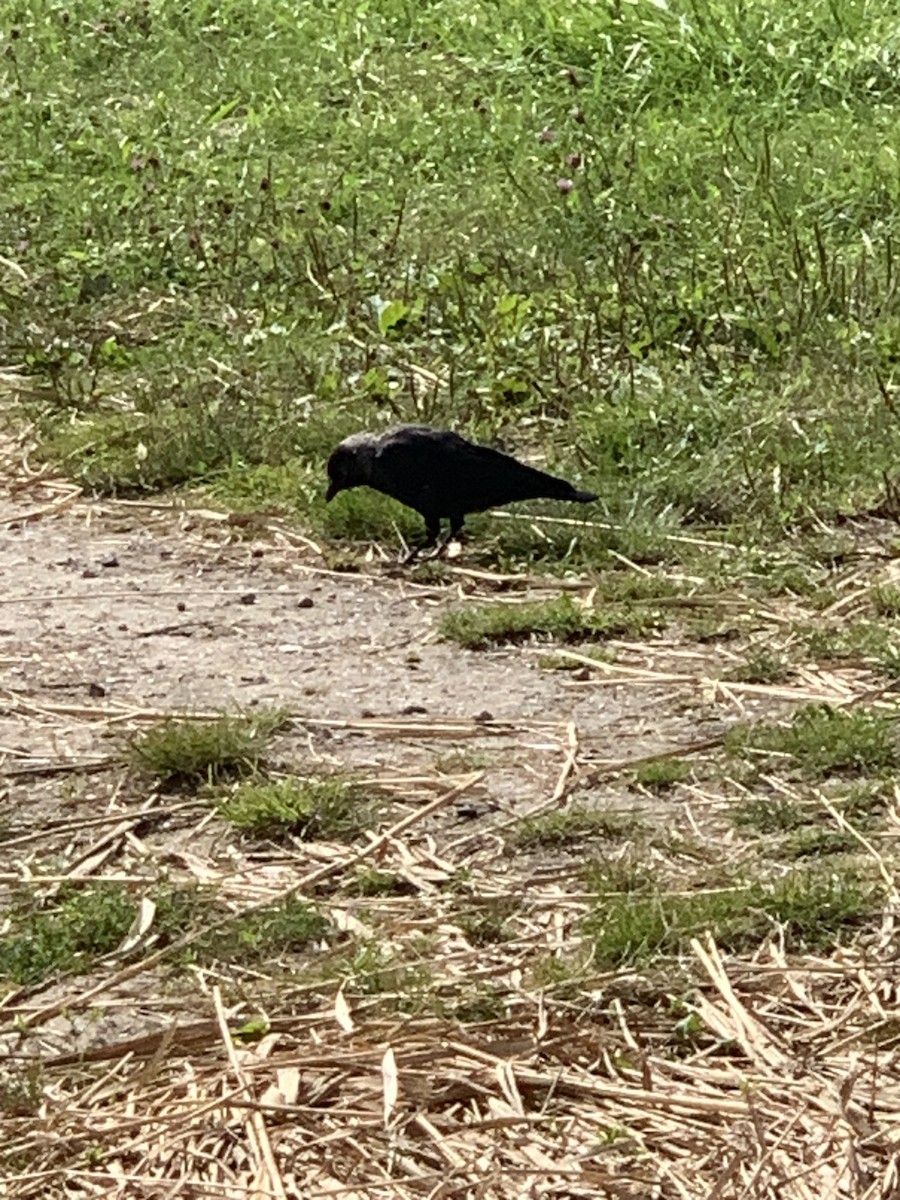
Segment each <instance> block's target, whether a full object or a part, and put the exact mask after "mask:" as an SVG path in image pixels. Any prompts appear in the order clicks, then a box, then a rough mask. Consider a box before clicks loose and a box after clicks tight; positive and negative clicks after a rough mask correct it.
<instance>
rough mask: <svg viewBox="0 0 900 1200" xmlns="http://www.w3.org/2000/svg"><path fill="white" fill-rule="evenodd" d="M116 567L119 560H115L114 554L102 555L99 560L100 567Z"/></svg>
mask: <svg viewBox="0 0 900 1200" xmlns="http://www.w3.org/2000/svg"><path fill="white" fill-rule="evenodd" d="M118 565H119V560H118V559H117V558H116V556H115V554H104V555H103V557H102V558H101V559H100V566H101V567H117V566H118Z"/></svg>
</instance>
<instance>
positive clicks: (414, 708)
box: [401, 704, 428, 717]
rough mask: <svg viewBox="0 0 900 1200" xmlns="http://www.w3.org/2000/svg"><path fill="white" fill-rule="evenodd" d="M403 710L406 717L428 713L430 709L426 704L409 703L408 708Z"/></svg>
mask: <svg viewBox="0 0 900 1200" xmlns="http://www.w3.org/2000/svg"><path fill="white" fill-rule="evenodd" d="M401 711H402V713H403V715H404V717H414V716H417V715H420V714H422V713H427V712H428V709H427V708H426V707H425V705H424V704H407V706H406V708H404V709H402V710H401Z"/></svg>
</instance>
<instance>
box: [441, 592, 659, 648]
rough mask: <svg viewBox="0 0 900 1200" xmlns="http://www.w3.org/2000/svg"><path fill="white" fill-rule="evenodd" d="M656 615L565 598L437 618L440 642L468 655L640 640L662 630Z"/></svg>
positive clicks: (464, 610)
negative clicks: (539, 644) (530, 645)
mask: <svg viewBox="0 0 900 1200" xmlns="http://www.w3.org/2000/svg"><path fill="white" fill-rule="evenodd" d="M664 625H665V620H664V618H663V617H662V615H661V614H660V613H657V612H653V611H651V610H646V609H642V608H638V607H633V606H630V605H619V606H616V605H611V606H602V607H600V608H591V609H585V608H582V607H581V606H579V605H578V604H576V603H575V602H574V601H573V600H572V599H571V598H570V597H569V596H560V597H559V598H558V599H556V600H544V601H538V602H535V603H531V604H481V605H472V606H470V607H466V608H460V609H456V610H454V611H452V612H448V613H445V614H444V615H443V617H442V618H441V623H440V631H441V634H442V636H443V637H444V638H446V639H447V640H449V641H454V642H458V643H459V645H461V646H465V647H466V648H467V649H469V650H485V649H487V648H488V647H490V646H504V645H514V644H517V643H521V642H526V641H529V640H531V639H533V638H539V639H541V640H545V641H551V640H552V641H557V642H590V641H603V640H604V639H606V638H612V637H638V636H640V635H641V634H646V633H648V632H650V631H652V630H656V629H661V628H662V627H663V626H664Z"/></svg>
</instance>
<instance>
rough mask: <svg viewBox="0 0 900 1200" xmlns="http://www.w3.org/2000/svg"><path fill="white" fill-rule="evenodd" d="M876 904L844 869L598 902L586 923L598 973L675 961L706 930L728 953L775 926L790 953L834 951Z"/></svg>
mask: <svg viewBox="0 0 900 1200" xmlns="http://www.w3.org/2000/svg"><path fill="white" fill-rule="evenodd" d="M875 904H876V902H875V898H874V893H873V890H872V889H871V888H867V887H865V886H864V885H863V884H862V883H861V882H860V880H859V879H858V878H857V877H856V876H854V874H853V873H852V871H851V870H850V869H846V870H842V871H841V872H840V874H835V875H831V874H827V873H824V872H821V871H820V872H818V873H815V872H800V871H797V872H795V873H793V874H791V875H787V876H785V877H784V878H783V879H781V880H779V881H778V882H776V883H771V884H769V883H765V884H764V883H755V884H751V885H749V886H743V887H735V888H731V889H728V890H723V891H708V892H695V893H690V892H687V893H682V892H677V893H676V892H659V891H658V892H656V893H655V894H654V895H650V896H643V895H640V894H637V895H635V894H629V895H628V896H627V897H603V898H601V899H599V900H598V901H597V902H596V904H595V906H594V908H593V910H592V912H591V913H590V914H589V916H588V917H587V918H586V920H585V931H586V933H587V934H588V936H589V937H590V939H591V944H592V948H593V951H594V955H595V961H596V963H597V965H598V967H601V968H602V967H608V968H616V967H623V966H638V965H642V964H646V963H648V962H651V961H653V960H654V959H657V958H660V957H668V956H675V955H680V954H683V953H685V952H687V950H688V949H689V943H690V939H691V938H692V937H697V936H699V935H701V934H702V933H703V932H704V930H707V929H708V930H709V931H710V932H711V933H712V935H713V937H714V938H715V940H716V942H717V944H718V945H719V947H720V948H721V949H722V950H724V951H725V952H726V953H731V952H733V953H739V952H746V951H748V950H750V949H752V948H753V947H755V946H756V945H758V944H759V942H760V941H762V939H763V938H764V937H765V936H766V935H767V934H769V933H771V932H773V931H774V930H775V928H776V926H781V927H783V929H784V936H785V945H786V946H787V948H788V949H789V950H801V949H816V950H823V951H827V950H830V949H832V948H833V947H834V946H835V945H836V944H837V943H838V941H840V939H841V936H842V934H844V933H851V932H852V931H853V930H855V929H856V928H857V927H858V926H859V925H860V923H861V922H862V921H864V920H865V919H866V918H867V917H870V916H872V915H874V910H875Z"/></svg>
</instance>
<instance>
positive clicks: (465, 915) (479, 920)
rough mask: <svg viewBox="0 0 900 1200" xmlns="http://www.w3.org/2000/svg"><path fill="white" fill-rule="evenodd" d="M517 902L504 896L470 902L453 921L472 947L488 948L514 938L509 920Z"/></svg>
mask: <svg viewBox="0 0 900 1200" xmlns="http://www.w3.org/2000/svg"><path fill="white" fill-rule="evenodd" d="M518 908H519V902H518V901H517V900H516V899H514V898H512V897H506V896H500V897H491V898H489V899H486V900H480V901H478V902H477V903H476V902H470V903H469V904H468V905H467V906H466V907H464V908H462V909H461V910H460V911H458V912H457V913H456V914H455V915H454V918H453V919H454V921H455V923H456V924H457V925H458V926H459V928H460V929H461V930H462V932H463V934H464V935H465V938H466V940H467V941H468V942H469V944H470V945H472V946H490V945H495V944H496V943H498V942H508V941H509V940H510V939H511V938H512V937H513V936H514V929H513V926H512V924H511V920H510V918H511V917H513V916H514V915H515V913H516V911H517V910H518Z"/></svg>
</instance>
